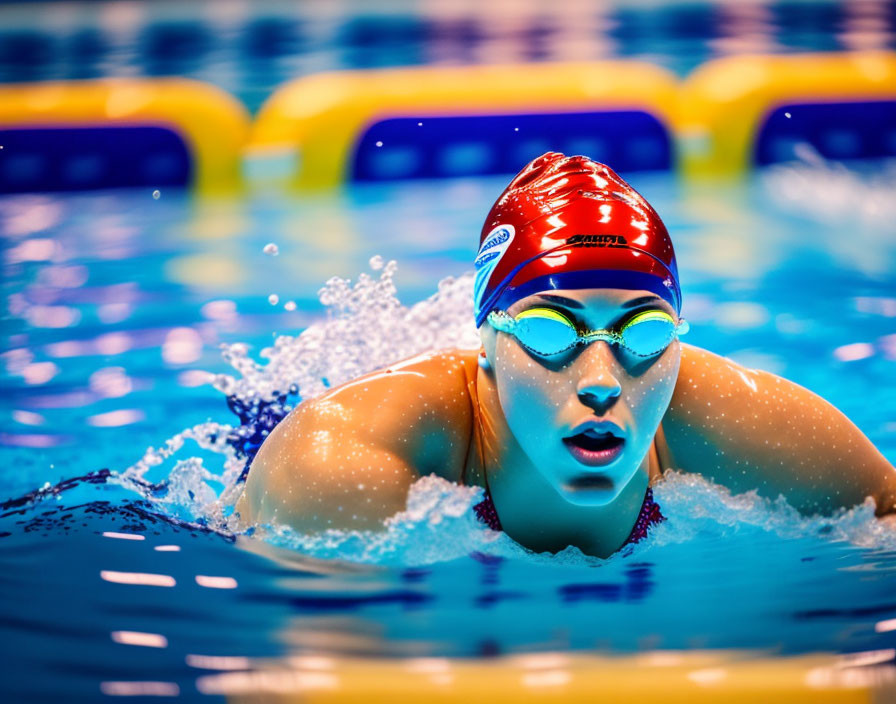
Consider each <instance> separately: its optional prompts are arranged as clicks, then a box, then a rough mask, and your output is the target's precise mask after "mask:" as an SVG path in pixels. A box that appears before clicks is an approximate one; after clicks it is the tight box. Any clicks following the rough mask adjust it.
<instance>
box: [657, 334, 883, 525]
mask: <svg viewBox="0 0 896 704" xmlns="http://www.w3.org/2000/svg"><path fill="white" fill-rule="evenodd" d="M662 425H663V435H664V440H665V447H664V448H663V449H664V450H665V453H664V454H665V456H666V461H665V463H664V464H665V465H666V466H667V467H668V466H671V467H674V468H676V469H682V470H684V471H689V472H696V473H699V474H703V475H704V476H707V477H708V478H710V479H712V480H713V481H716V482H718V483H720V484H723V485H725V486H728V487H729V488H731V489H732V490H734V491H738V492H742V491H748V490H750V489H757V490H758V491H759V493H760V495H764V496H768V497H769V498H775V497H776V496H777V495H778V494H783V495H784V496H785V497H786V498H787V499H788V501H790V502H791V504H792V505H794V506H795V507H796V508H798V509H800V510H802V511H805V512H828V511H830V510H833V509H835V508H837V507H839V506H852V505H855V504H858V503H861V502H862V501H863V500H864V499H865V497H866V496H872V497H874V498H875V500H876V501H877V506H878V513H879V514H882V513H884V512H886V511H887V510H892V507H893V503H894V499H896V473H894V470H893V467H892V466H891V465H890V463H889V462H887V460H886V459H885V458H884V457H883V456H882V455H881V453H880V452H879V451H878V450H877V449H876V448H875V447H874V445H873V444H872V443H871V442H870V441H869V440H868V438H867V437H865V436H864V435H863V434H862V432H861V431H860V430H859V429H858V428H857V427H856V426H855V425H854V424H853V423H852V422H851V421H850V420H849V419H848V418H847V417H846V416H845V415H843V414H842V413H841V412H840V411H839V410H837V409H836V408H835V407H834V406H833V405H831V404H830V403H828V402H827V401H825V400H824V399H823V398H821V397H820V396H818V395H817V394H815V393H813V392H811V391H809V390H808V389H806V388H803V387H802V386H800V385H798V384H795V383H793V382H791V381H788V380H787V379H784V378H782V377H780V376H777V375H776V374H772V373H770V372H765V371H761V370H756V369H749V368H747V367H744V366H742V365H740V364H738V363H736V362H734V361H733V360H730V359H727V358H725V357H721V356H719V355H716V354H713V353H712V352H709V351H707V350H703V349H700V348H698V347H693V346H691V345H684V344H683V345H682V355H681V369H680V371H679V377H678V382H677V384H676V386H675V391H674V393H673V396H672V401H671V403H670V405H669V409H668V411H667V412H666V415H665V417H664V418H663V423H662Z"/></svg>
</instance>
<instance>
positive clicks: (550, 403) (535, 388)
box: [495, 341, 566, 426]
mask: <svg viewBox="0 0 896 704" xmlns="http://www.w3.org/2000/svg"><path fill="white" fill-rule="evenodd" d="M496 352H497V354H496V358H497V359H496V363H495V379H496V382H497V387H498V397H499V398H500V401H501V408H502V409H503V411H504V415H505V417H506V418H507V420H508V422H509V423H510V424H511V426H513V425H514V422H515V421H524V422H526V423H531V421H532V418H533V414H544V413H546V412H550V411H551V410H552V409H556V408H559V407H560V406H561V405H562V403H563V399H564V395H565V393H566V391H565V389H564V380H563V378H562V375H559V374H554V373H552V372H551V371H550V370H548V369H546V368H545V367H544V366H543V365H541V364H539V363H537V362H536V361H534V360H533V359H532V358H531V357H530V356H529V355H528V354H526V352H525V351H524V350H522V349H521V348H520V347H519V346H518V345H515V344H506V343H504V342H503V341H501V342H499V343H498V347H497V350H496Z"/></svg>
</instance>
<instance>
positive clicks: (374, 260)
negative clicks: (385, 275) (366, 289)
mask: <svg viewBox="0 0 896 704" xmlns="http://www.w3.org/2000/svg"><path fill="white" fill-rule="evenodd" d="M385 263H386V262H385V261H383V258H382V257H381V256H380V255H379V254H375V255H374V256H372V257H371V258H370V261H369V262H368V264H369V265H370V268H371V269H373V270H374V271H379V270H380V269H382V268H383V265H384V264H385Z"/></svg>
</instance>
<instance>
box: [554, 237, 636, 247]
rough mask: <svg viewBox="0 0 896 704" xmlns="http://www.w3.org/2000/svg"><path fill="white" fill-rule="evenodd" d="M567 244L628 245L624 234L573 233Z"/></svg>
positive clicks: (589, 245) (588, 245) (576, 245)
mask: <svg viewBox="0 0 896 704" xmlns="http://www.w3.org/2000/svg"><path fill="white" fill-rule="evenodd" d="M566 244H568V245H572V246H573V247H628V242H626V240H625V237H623V236H622V235H573V236H572V237H570V238H569V239H568V240H566Z"/></svg>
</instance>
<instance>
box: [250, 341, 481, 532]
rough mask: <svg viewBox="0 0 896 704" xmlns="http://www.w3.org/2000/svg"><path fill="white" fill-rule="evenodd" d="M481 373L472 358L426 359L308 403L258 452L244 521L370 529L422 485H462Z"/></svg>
mask: <svg viewBox="0 0 896 704" xmlns="http://www.w3.org/2000/svg"><path fill="white" fill-rule="evenodd" d="M471 365H472V367H471ZM475 365H476V361H475V353H473V352H469V351H460V350H444V351H439V352H432V353H427V354H423V355H419V356H417V357H413V358H411V359H408V360H404V361H402V362H399V363H396V364H394V365H391V366H389V367H387V368H385V369H380V370H378V371H375V372H372V373H370V374H366V375H364V376H362V377H359V378H358V379H354V380H352V381H349V382H346V383H345V384H342V385H340V386H337V387H335V388H333V389H331V390H330V391H328V392H327V393H325V394H323V395H322V396H319V397H317V398H314V399H309V400H307V401H305V402H303V403H301V404H300V405H299V406H298V407H296V408H295V409H294V410H293V411H292V413H290V415H289V416H287V418H286V419H284V420H283V421H282V422H281V423H280V424H279V425H278V426H277V427H276V428H275V429H274V431H273V432H272V433H271V435H270V436H269V437H268V438H267V440H266V441H265V442H264V444H263V445H262V447H261V449H260V450H259V452H258V455H257V456H256V458H255V461H254V462H253V463H252V467H251V469H250V472H249V477H248V479H247V481H246V489H245V492H244V495H243V497H242V498H241V500H240V504H239V505H238V510H239V511H240V514H241V515H242V516H243V517H244V518H246V519H248V520H250V521H265V522H267V521H272V520H276V521H277V522H280V523H286V524H289V525H292V526H293V527H297V528H321V527H356V528H360V527H370V526H372V525H373V524H376V523H378V522H380V521H382V519H383V518H385V517H387V516H389V515H392V514H394V513H395V512H397V511H400V510H402V509H403V508H404V505H405V500H406V497H407V490H408V487H409V486H410V485H411V484H412V483H413V482H414V481H415V480H416V479H417V478H419V477H420V476H423V475H425V474H429V473H430V472H436V473H437V474H440V475H442V476H445V477H446V478H451V479H455V478H456V476H459V475H460V473H461V472H462V471H463V466H464V462H465V460H466V453H467V449H468V445H469V441H470V437H471V429H472V409H471V400H470V399H471V396H470V394H471V388H470V383H471V381H470V380H471V378H472V379H475V372H473V371H472V369H474V368H475ZM471 374H472V377H471V376H470V375H471ZM454 475H456V476H454ZM340 514H343V515H340Z"/></svg>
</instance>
